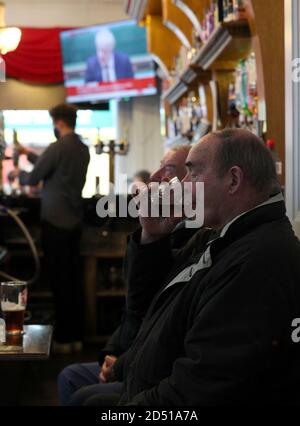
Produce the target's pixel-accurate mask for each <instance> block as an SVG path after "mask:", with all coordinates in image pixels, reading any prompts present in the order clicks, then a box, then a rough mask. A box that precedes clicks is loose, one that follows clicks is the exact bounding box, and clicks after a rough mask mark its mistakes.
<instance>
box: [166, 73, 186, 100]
mask: <svg viewBox="0 0 300 426" xmlns="http://www.w3.org/2000/svg"><path fill="white" fill-rule="evenodd" d="M187 91H188V86H187V85H186V84H185V83H184V82H183V81H181V80H179V79H178V81H177V82H176V83H175V84H173V86H171V87H170V88H169V89H168V90H166V92H165V93H164V94H163V96H162V99H163V100H165V101H168V102H169V104H174V103H175V102H177V101H178V100H179V99H180V98H181V96H183V95H184V94H185V93H186V92H187Z"/></svg>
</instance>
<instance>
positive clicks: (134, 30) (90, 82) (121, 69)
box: [60, 21, 157, 103]
mask: <svg viewBox="0 0 300 426" xmlns="http://www.w3.org/2000/svg"><path fill="white" fill-rule="evenodd" d="M60 37H61V47H62V57H63V71H64V80H65V88H66V97H67V101H68V102H73V103H77V102H97V101H101V100H108V99H112V98H124V97H133V96H145V95H154V94H155V93H156V90H157V89H156V79H155V71H154V64H153V61H152V59H151V56H150V55H149V54H148V53H147V43H146V30H145V28H142V27H139V26H138V25H136V23H135V22H134V21H121V22H115V23H110V24H105V25H97V26H93V27H85V28H80V29H75V30H68V31H62V32H61V35H60Z"/></svg>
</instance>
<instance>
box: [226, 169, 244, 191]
mask: <svg viewBox="0 0 300 426" xmlns="http://www.w3.org/2000/svg"><path fill="white" fill-rule="evenodd" d="M228 173H229V194H231V195H233V194H235V193H236V192H237V191H238V190H239V189H240V187H241V185H242V182H243V180H244V174H243V171H242V169H241V168H240V167H238V166H234V167H231V169H230V170H229V172H228Z"/></svg>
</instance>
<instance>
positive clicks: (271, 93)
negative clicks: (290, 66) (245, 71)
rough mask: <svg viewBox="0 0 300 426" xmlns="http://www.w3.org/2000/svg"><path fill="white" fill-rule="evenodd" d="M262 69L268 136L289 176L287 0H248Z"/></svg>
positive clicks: (261, 89) (260, 88) (260, 87)
mask: <svg viewBox="0 0 300 426" xmlns="http://www.w3.org/2000/svg"><path fill="white" fill-rule="evenodd" d="M245 2H246V8H247V13H248V17H249V25H250V29H251V33H252V37H253V49H254V51H255V54H256V60H257V70H258V91H259V93H258V94H259V99H260V102H261V101H263V100H265V105H266V115H267V116H266V118H267V125H268V130H267V137H268V138H270V139H274V140H275V142H276V149H277V151H278V154H279V156H280V159H281V161H282V162H283V171H282V177H281V184H282V185H284V176H285V161H284V160H285V91H284V84H285V83H284V72H285V70H284V1H283V0H245Z"/></svg>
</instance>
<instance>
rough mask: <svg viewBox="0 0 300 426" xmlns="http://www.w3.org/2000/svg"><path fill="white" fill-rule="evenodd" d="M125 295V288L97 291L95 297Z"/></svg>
mask: <svg viewBox="0 0 300 426" xmlns="http://www.w3.org/2000/svg"><path fill="white" fill-rule="evenodd" d="M125 296H126V291H125V289H120V290H100V291H97V297H125Z"/></svg>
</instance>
